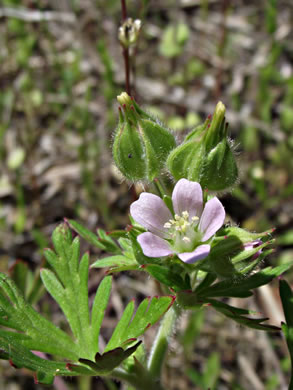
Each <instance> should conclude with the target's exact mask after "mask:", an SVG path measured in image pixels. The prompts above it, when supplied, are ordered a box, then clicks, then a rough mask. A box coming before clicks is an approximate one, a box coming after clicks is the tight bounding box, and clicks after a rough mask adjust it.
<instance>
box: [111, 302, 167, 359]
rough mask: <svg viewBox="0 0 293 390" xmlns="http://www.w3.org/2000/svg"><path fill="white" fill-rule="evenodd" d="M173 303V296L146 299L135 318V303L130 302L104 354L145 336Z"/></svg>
mask: <svg viewBox="0 0 293 390" xmlns="http://www.w3.org/2000/svg"><path fill="white" fill-rule="evenodd" d="M173 303H174V297H173V296H164V297H153V298H146V299H144V300H143V301H142V303H141V304H140V305H139V307H138V309H137V311H136V313H135V315H134V317H133V312H134V302H133V301H132V302H130V303H129V304H128V305H127V307H126V309H125V310H124V313H123V315H122V317H121V319H120V321H119V322H118V324H117V326H116V328H115V330H114V332H113V334H112V337H111V339H110V341H109V342H108V344H107V346H106V348H105V351H104V352H107V351H109V350H111V349H114V348H116V347H118V346H120V345H122V344H124V345H125V342H128V341H129V342H131V341H133V340H134V339H136V338H137V337H139V336H141V335H142V334H144V332H145V331H146V330H147V329H148V328H149V327H150V326H152V325H153V324H155V323H156V322H157V321H158V320H159V319H160V318H161V316H162V315H163V314H164V313H165V312H166V311H167V310H168V309H169V308H170V307H171V306H172V305H173ZM132 317H133V319H132ZM131 319H132V320H131Z"/></svg>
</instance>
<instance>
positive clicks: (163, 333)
mask: <svg viewBox="0 0 293 390" xmlns="http://www.w3.org/2000/svg"><path fill="white" fill-rule="evenodd" d="M177 315H178V313H177V312H176V310H175V309H174V308H173V307H171V309H170V310H169V311H168V312H167V313H166V314H165V316H164V318H163V320H162V322H161V325H160V328H159V331H158V333H157V336H156V339H155V341H154V344H153V347H152V351H151V355H150V357H149V361H148V370H149V373H150V375H151V376H153V377H154V378H160V376H161V372H162V368H163V363H164V360H165V356H166V353H167V349H168V344H169V337H170V335H171V332H172V329H173V326H174V324H175V321H176V318H177Z"/></svg>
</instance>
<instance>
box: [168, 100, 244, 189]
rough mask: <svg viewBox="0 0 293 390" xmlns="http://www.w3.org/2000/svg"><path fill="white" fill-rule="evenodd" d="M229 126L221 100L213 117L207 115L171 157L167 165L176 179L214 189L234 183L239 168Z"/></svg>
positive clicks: (223, 187)
mask: <svg viewBox="0 0 293 390" xmlns="http://www.w3.org/2000/svg"><path fill="white" fill-rule="evenodd" d="M227 127H228V126H227V124H226V122H225V106H224V104H223V103H222V102H219V103H218V104H217V106H216V109H215V112H214V115H213V117H212V120H211V118H210V117H208V119H207V120H206V122H205V123H204V124H203V125H201V126H198V127H197V128H196V129H195V130H193V131H191V133H190V134H188V136H187V137H186V139H185V141H184V142H183V144H181V145H179V146H178V147H177V148H176V149H174V150H173V151H172V152H171V153H170V155H169V156H168V160H167V167H168V169H169V170H170V172H171V173H172V175H173V176H174V178H175V179H176V180H179V179H181V178H186V179H188V180H192V181H197V182H199V183H200V184H201V186H202V187H203V188H208V189H209V190H211V191H220V190H224V189H227V188H229V187H231V186H232V185H234V184H235V183H236V181H237V178H238V169H237V165H236V161H235V157H234V153H233V149H232V145H231V141H230V140H229V138H228V136H227Z"/></svg>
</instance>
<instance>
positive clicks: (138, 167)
mask: <svg viewBox="0 0 293 390" xmlns="http://www.w3.org/2000/svg"><path fill="white" fill-rule="evenodd" d="M117 99H118V101H119V103H120V104H121V105H122V107H123V111H124V113H123V114H122V111H120V119H119V123H118V127H117V129H116V131H115V134H114V142H113V150H112V151H113V158H114V161H115V164H116V165H117V167H118V168H119V170H120V171H121V173H122V174H123V175H124V176H125V177H126V178H127V179H129V180H131V181H138V180H148V181H153V179H154V178H155V177H156V176H158V175H159V173H160V171H161V169H162V168H163V167H164V163H165V161H166V158H167V156H168V154H169V153H170V151H171V150H172V149H173V148H174V147H175V145H176V143H175V138H174V136H173V134H172V133H171V132H170V131H169V130H168V129H166V128H165V127H164V126H163V125H162V124H161V123H159V122H158V121H157V120H155V119H154V118H153V117H152V116H151V115H148V114H147V113H145V112H144V111H143V110H141V108H140V107H139V106H138V105H137V103H135V101H134V100H133V99H132V98H130V96H128V95H127V93H126V92H124V93H122V94H121V95H120V96H118V98H117Z"/></svg>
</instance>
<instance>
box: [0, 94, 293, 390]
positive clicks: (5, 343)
mask: <svg viewBox="0 0 293 390" xmlns="http://www.w3.org/2000/svg"><path fill="white" fill-rule="evenodd" d="M118 101H119V102H120V103H121V104H122V106H123V111H124V115H122V114H120V120H119V125H118V128H117V130H116V133H115V137H114V143H113V156H114V161H115V162H116V164H117V167H118V168H119V169H120V171H121V173H122V174H123V175H124V176H125V178H126V179H128V180H131V181H132V182H135V181H137V180H143V181H144V182H145V183H146V188H150V189H151V188H153V189H156V192H157V193H156V194H154V193H153V192H151V191H146V192H143V193H141V194H140V196H139V198H138V200H136V201H134V202H133V203H132V204H131V206H130V218H131V225H129V226H127V227H126V228H125V230H121V231H116V232H113V233H111V232H110V233H108V234H106V233H105V232H104V231H103V230H101V229H99V230H98V235H96V234H94V233H92V232H90V231H89V230H87V229H86V228H84V227H83V226H81V225H80V224H79V223H77V222H76V221H73V220H66V221H65V222H64V223H62V224H61V225H60V226H59V227H57V228H56V229H55V231H54V233H53V237H52V240H53V244H54V249H47V250H46V251H45V257H46V259H47V265H48V266H47V267H46V268H44V269H43V270H42V271H41V279H42V282H43V284H44V286H45V288H46V289H47V291H48V292H49V294H50V295H51V296H52V297H53V298H54V300H55V301H56V302H57V303H58V305H59V306H60V308H61V310H62V311H63V314H64V316H65V318H66V320H67V323H68V328H69V329H70V335H69V334H68V333H67V332H66V331H65V330H63V329H61V328H59V327H57V326H56V325H55V324H53V323H51V322H50V321H49V320H48V319H46V318H45V317H44V316H42V315H41V314H39V313H38V312H37V311H36V310H35V309H34V308H33V306H32V305H31V303H30V302H29V301H28V300H26V299H25V298H24V295H23V293H22V291H21V290H20V288H19V287H18V286H17V285H16V283H15V282H14V281H13V280H12V279H11V278H9V277H8V276H6V275H4V274H2V273H1V274H0V324H1V328H0V358H2V359H8V360H9V361H10V364H11V365H13V366H14V367H15V368H20V367H26V368H28V369H30V370H32V371H33V372H34V376H35V380H36V382H40V383H47V384H48V383H52V382H53V380H54V377H55V376H76V375H89V376H106V377H113V378H116V379H120V380H122V381H125V382H127V383H128V384H130V385H131V386H132V387H133V388H136V389H142V390H144V389H150V388H151V389H163V384H162V382H161V371H162V367H163V364H164V357H165V355H166V352H167V349H168V337H169V335H170V334H171V332H172V329H173V328H174V326H175V324H176V318H177V317H178V316H179V315H180V313H182V312H183V311H184V310H193V309H194V308H198V307H200V306H203V305H205V304H209V306H210V307H212V308H214V309H215V310H217V311H218V312H220V313H222V314H223V315H224V316H227V317H229V318H230V319H232V320H234V321H236V322H238V323H240V324H242V325H245V326H248V327H251V328H255V329H258V330H261V331H278V330H279V328H278V327H275V326H272V325H268V324H266V323H265V320H266V318H256V317H255V313H252V312H250V311H248V310H245V309H242V308H237V307H233V306H230V305H229V304H228V303H226V300H223V298H228V297H238V298H244V297H248V296H250V295H251V294H252V290H253V289H255V288H257V287H259V286H262V285H264V284H267V283H269V282H270V281H271V280H272V279H273V278H275V277H276V276H279V275H281V274H282V273H283V272H285V271H286V270H287V269H288V268H290V266H291V263H290V264H284V265H281V266H278V267H267V268H262V267H260V264H261V263H262V262H263V259H264V258H265V257H266V256H267V255H268V254H269V253H271V251H272V249H271V248H270V247H271V244H272V242H273V241H272V239H271V233H272V231H269V232H262V233H252V232H249V231H247V230H244V229H242V228H241V227H238V226H229V225H225V210H224V207H223V205H222V203H221V202H220V200H219V199H218V197H217V196H215V193H210V191H209V189H210V188H212V189H213V190H217V189H221V190H223V189H227V188H229V187H230V186H231V185H233V184H234V183H235V182H236V181H237V172H238V170H237V167H236V162H235V158H234V155H233V149H232V148H231V146H230V143H231V142H230V141H229V140H228V138H227V137H228V136H227V127H226V125H225V115H224V114H225V107H224V105H223V104H222V103H220V104H218V105H217V107H216V110H215V112H214V115H213V117H212V118H208V119H207V121H206V122H205V124H204V125H202V126H200V127H197V128H196V129H195V130H191V132H190V133H189V135H187V137H186V139H185V140H184V141H183V143H181V144H179V145H176V144H175V138H174V136H173V134H172V132H171V131H170V130H169V129H167V128H165V127H164V126H163V125H162V124H161V123H158V122H157V120H156V119H155V118H153V117H152V116H151V115H149V114H147V113H145V112H144V111H143V110H142V109H141V108H140V107H139V106H138V104H137V103H136V102H135V101H134V100H133V99H132V98H130V96H128V95H127V94H126V93H123V94H122V95H121V96H119V97H118ZM207 124H209V125H207ZM185 159H186V164H185V162H184V161H185ZM180 161H182V162H184V164H183V165H184V167H185V168H184V167H183V166H181V165H180V164H178V162H180ZM187 161H189V163H190V165H189V166H188V163H187ZM166 173H167V175H166ZM162 178H164V180H165V184H166V183H167V184H168V186H169V189H166V190H164V189H163V188H164V186H163V185H162V184H161V182H162V180H163V179H162ZM166 178H168V179H166ZM152 184H154V186H153V187H152V186H151V185H152ZM207 184H208V185H207ZM72 231H75V232H76V233H78V235H79V236H80V237H82V238H83V239H85V240H86V241H88V242H89V243H90V244H91V245H93V246H97V247H98V248H100V249H102V250H104V251H105V252H106V253H108V254H109V256H106V257H103V258H101V259H98V260H96V261H95V262H93V263H92V265H91V267H97V268H107V274H108V275H107V276H106V277H105V278H104V279H103V280H102V281H101V283H100V285H99V286H98V288H97V292H96V296H95V299H94V301H93V303H92V304H91V305H90V304H89V299H88V271H89V266H90V257H89V254H87V253H86V254H84V255H83V256H82V257H81V259H80V238H79V237H75V238H73V236H72ZM127 270H132V271H136V272H146V273H148V274H149V275H151V277H153V278H154V279H156V280H157V281H158V282H159V283H160V284H161V285H162V290H164V291H166V294H165V295H164V296H160V297H158V296H154V297H148V298H146V299H144V300H143V301H142V302H141V303H140V304H139V306H138V308H137V310H136V311H135V309H134V302H133V301H131V302H130V303H129V304H128V305H127V307H126V308H125V311H124V313H123V315H122V317H121V319H120V320H119V322H118V324H117V326H116V328H115V330H114V332H113V334H112V336H111V338H110V340H109V341H108V343H107V344H106V346H105V348H104V349H103V351H101V350H100V346H99V334H100V329H101V326H102V321H103V317H104V314H105V310H106V308H107V305H108V301H109V297H110V290H111V280H112V277H111V276H110V274H113V273H117V272H120V271H127ZM291 295H292V293H291V291H290V290H288V288H287V287H286V285H285V284H282V299H283V302H284V305H287V306H286V308H287V311H286V313H287V314H286V316H287V317H286V318H287V319H288V326H287V327H286V325H284V326H283V328H284V330H285V332H286V334H287V339H288V343H289V346H290V348H291V339H292V337H291V336H290V329H291V328H290V326H291V322H292V321H291V322H290V314H289V306H288V305H290V303H289V301H288V299H289V298H290V297H291ZM288 297H289V298H288ZM160 320H161V325H160V327H159V330H158V334H157V337H156V339H155V340H154V343H153V346H152V350H151V352H150V353H148V352H147V351H146V350H145V349H144V348H142V346H141V345H142V342H143V339H142V335H143V334H144V333H145V332H146V331H147V330H148V328H149V327H150V326H151V325H153V324H155V323H156V322H157V321H160ZM290 350H291V349H290ZM39 352H42V353H47V354H50V355H52V356H53V357H56V360H51V359H45V358H44V356H43V355H41V356H40V354H39Z"/></svg>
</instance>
